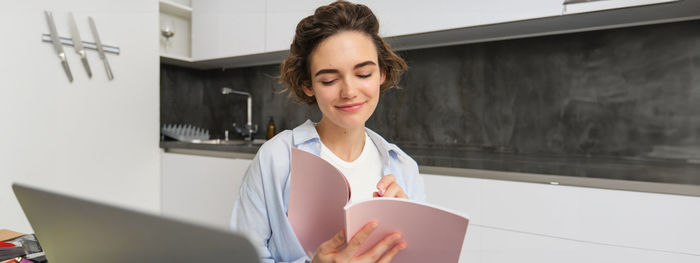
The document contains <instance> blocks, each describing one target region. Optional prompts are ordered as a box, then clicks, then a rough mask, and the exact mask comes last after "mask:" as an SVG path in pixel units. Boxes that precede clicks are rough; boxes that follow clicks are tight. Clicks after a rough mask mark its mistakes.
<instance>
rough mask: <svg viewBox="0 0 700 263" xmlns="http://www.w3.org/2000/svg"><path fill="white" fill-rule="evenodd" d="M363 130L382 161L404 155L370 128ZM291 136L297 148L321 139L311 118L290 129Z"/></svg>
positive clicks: (401, 157)
mask: <svg viewBox="0 0 700 263" xmlns="http://www.w3.org/2000/svg"><path fill="white" fill-rule="evenodd" d="M365 131H366V132H367V136H369V138H370V139H371V140H372V142H374V145H376V146H377V149H379V152H380V154H381V155H382V159H384V162H388V159H389V158H388V157H392V158H396V159H403V158H404V157H403V156H402V154H401V153H402V151H401V150H399V148H398V147H397V146H396V145H394V144H391V143H389V142H387V141H386V140H384V138H382V136H380V135H379V134H377V133H376V132H374V131H372V130H370V129H369V128H367V127H365ZM292 138H293V142H292V143H293V144H294V147H297V148H299V145H301V144H305V143H307V142H312V141H317V142H320V141H321V137H320V136H319V135H318V132H317V131H316V125H315V124H314V123H313V122H312V121H311V120H306V122H304V123H303V124H301V125H299V126H297V127H296V128H294V129H293V130H292Z"/></svg>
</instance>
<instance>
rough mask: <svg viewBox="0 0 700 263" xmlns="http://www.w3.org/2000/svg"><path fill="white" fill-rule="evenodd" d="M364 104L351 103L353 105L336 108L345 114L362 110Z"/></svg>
mask: <svg viewBox="0 0 700 263" xmlns="http://www.w3.org/2000/svg"><path fill="white" fill-rule="evenodd" d="M364 104H365V103H364V102H360V103H351V104H345V105H341V106H335V108H336V109H338V110H340V111H343V112H356V111H358V110H360V108H362V105H364Z"/></svg>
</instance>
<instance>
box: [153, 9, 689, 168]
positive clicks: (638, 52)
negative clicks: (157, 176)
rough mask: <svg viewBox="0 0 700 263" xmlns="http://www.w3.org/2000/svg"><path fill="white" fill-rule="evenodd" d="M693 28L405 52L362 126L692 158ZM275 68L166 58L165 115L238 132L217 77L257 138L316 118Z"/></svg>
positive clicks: (415, 138) (524, 150)
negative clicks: (271, 124) (249, 104)
mask: <svg viewBox="0 0 700 263" xmlns="http://www.w3.org/2000/svg"><path fill="white" fill-rule="evenodd" d="M699 28H700V20H693V21H685V22H676V23H667V24H657V25H650V26H639V27H628V28H621V29H612V30H602V31H591V32H583V33H572V34H561V35H553V36H544V37H533V38H525V39H515V40H505V41H495V42H486V43H478V44H466V45H459V46H449V47H439V48H430V49H420V50H411V51H404V52H400V55H401V56H402V57H404V58H405V59H406V61H407V62H408V65H409V67H410V68H409V70H408V72H407V73H406V74H405V75H404V77H403V79H402V81H401V83H400V85H401V87H402V89H400V90H390V91H389V92H387V93H385V94H383V95H382V97H381V99H380V103H379V106H378V107H377V110H376V112H375V114H374V115H373V117H372V118H371V119H370V120H369V121H368V123H367V126H368V127H370V128H372V129H373V130H375V131H377V132H379V133H380V134H382V135H383V136H384V137H385V138H386V139H387V140H389V141H391V142H395V143H397V144H399V145H401V146H403V145H406V146H411V147H428V148H430V147H443V148H444V147H447V148H450V147H453V148H460V149H468V150H469V151H473V152H477V153H478V152H484V153H499V154H500V153H506V154H514V155H520V156H548V157H552V156H564V157H583V158H587V157H595V158H611V159H626V160H642V161H644V160H651V161H657V160H666V161H673V162H679V163H682V164H684V165H688V164H697V163H699V162H700V30H699ZM278 74H279V66H277V65H270V66H258V67H249V68H238V69H226V70H220V69H219V70H206V71H200V70H193V69H185V68H180V67H176V66H171V65H161V115H160V116H161V123H168V124H169V123H187V124H193V125H196V126H199V127H203V128H206V129H209V130H210V131H211V134H212V137H214V138H221V137H222V136H223V131H224V130H226V129H228V130H230V131H231V134H233V131H232V130H233V128H232V127H231V124H232V123H233V122H236V123H244V122H245V118H246V113H245V111H246V106H245V97H243V96H236V95H222V94H221V92H220V89H221V87H224V86H226V87H231V88H233V89H237V90H243V91H250V92H251V93H252V94H253V99H254V100H253V118H254V123H256V124H258V126H260V131H259V132H258V134H257V136H256V137H259V138H263V137H264V136H265V127H266V125H267V122H268V119H269V117H270V116H272V117H274V120H275V123H276V125H277V128H278V130H282V129H292V128H294V127H296V126H297V125H299V124H301V123H302V122H303V121H305V120H306V119H312V120H314V121H318V120H319V118H320V113H319V111H318V110H317V109H316V108H314V107H309V106H306V105H301V104H298V103H295V102H294V100H293V98H288V96H287V95H288V94H287V93H280V92H281V91H282V89H283V87H282V86H281V85H280V84H278V83H277V79H276V76H277V75H278ZM419 162H420V161H419ZM693 169H695V168H693ZM691 173H692V172H691ZM697 176H698V177H700V172H698V175H697ZM691 181H696V182H697V181H698V179H697V178H694V179H693V180H691Z"/></svg>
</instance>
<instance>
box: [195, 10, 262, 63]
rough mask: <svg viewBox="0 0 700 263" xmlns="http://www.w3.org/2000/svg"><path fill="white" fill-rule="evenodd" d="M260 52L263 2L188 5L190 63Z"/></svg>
mask: <svg viewBox="0 0 700 263" xmlns="http://www.w3.org/2000/svg"><path fill="white" fill-rule="evenodd" d="M262 52H265V1H244V0H193V1H192V58H193V59H194V60H207V59H216V58H223V57H235V56H242V55H249V54H256V53H262Z"/></svg>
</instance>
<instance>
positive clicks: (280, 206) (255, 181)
mask: <svg viewBox="0 0 700 263" xmlns="http://www.w3.org/2000/svg"><path fill="white" fill-rule="evenodd" d="M365 130H366V132H367V135H368V136H369V138H370V139H371V140H372V142H374V144H375V145H376V146H377V149H378V150H379V155H380V156H381V158H382V167H383V176H384V175H389V174H393V175H394V176H395V177H396V182H397V183H398V184H399V185H400V186H401V188H402V189H403V190H404V192H406V194H407V195H408V197H409V198H410V199H412V200H417V201H425V189H424V186H423V178H422V177H421V176H420V174H419V173H418V165H417V164H416V161H414V160H413V159H412V158H411V157H410V156H408V155H407V154H406V153H404V152H403V151H401V149H399V147H397V146H396V145H394V144H390V143H388V142H387V141H386V140H384V138H382V137H381V136H380V135H379V134H377V133H375V132H373V131H372V130H370V129H368V128H365ZM292 147H296V148H298V149H300V150H304V151H307V152H310V153H313V154H315V155H317V156H318V155H319V154H320V153H321V138H320V137H319V136H318V133H317V132H316V128H315V125H314V123H313V122H311V121H310V120H307V121H306V122H304V124H302V125H299V126H298V127H296V128H294V130H291V131H290V130H286V131H283V132H281V133H280V134H278V135H277V136H275V137H274V138H272V139H271V140H269V141H267V142H265V144H263V145H262V147H260V150H258V153H257V154H256V155H255V158H253V162H252V163H251V164H250V166H249V167H248V170H247V171H246V173H245V176H244V177H243V182H242V184H241V188H240V196H239V197H238V199H237V200H236V203H235V204H234V205H233V214H232V215H231V229H232V230H234V231H237V232H243V233H245V234H247V235H248V236H249V237H250V238H251V241H252V242H253V244H254V245H255V247H256V248H257V249H258V253H259V254H260V256H261V258H262V261H263V262H306V261H308V260H310V259H309V257H308V256H307V255H306V253H305V252H304V250H303V248H302V247H301V244H300V243H299V240H297V237H296V235H295V234H294V230H293V229H292V226H291V225H290V224H289V221H288V220H287V208H288V205H289V171H290V160H291V149H292Z"/></svg>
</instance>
